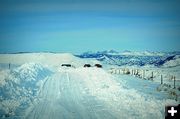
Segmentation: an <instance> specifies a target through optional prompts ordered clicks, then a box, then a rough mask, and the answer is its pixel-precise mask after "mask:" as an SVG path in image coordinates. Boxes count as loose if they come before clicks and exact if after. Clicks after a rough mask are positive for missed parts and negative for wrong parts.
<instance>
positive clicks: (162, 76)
mask: <svg viewBox="0 0 180 119" xmlns="http://www.w3.org/2000/svg"><path fill="white" fill-rule="evenodd" d="M161 84H163V76H162V75H161Z"/></svg>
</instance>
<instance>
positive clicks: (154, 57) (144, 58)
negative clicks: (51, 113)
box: [78, 50, 180, 67]
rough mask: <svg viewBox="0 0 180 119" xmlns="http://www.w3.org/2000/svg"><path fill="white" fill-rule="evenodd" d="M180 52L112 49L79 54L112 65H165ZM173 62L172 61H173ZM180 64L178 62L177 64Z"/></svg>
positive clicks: (81, 56)
mask: <svg viewBox="0 0 180 119" xmlns="http://www.w3.org/2000/svg"><path fill="white" fill-rule="evenodd" d="M179 55H180V52H150V51H144V52H132V51H127V50H126V51H124V52H117V51H114V50H111V51H102V52H94V53H93V52H86V53H83V54H82V55H78V57H80V58H93V59H97V60H99V61H101V62H103V63H105V64H111V65H118V66H123V65H128V66H132V65H136V66H145V65H152V66H158V67H159V66H163V65H164V64H165V63H166V62H169V61H171V60H176V59H178V58H179V57H178V56H179ZM171 64H172V63H171ZM177 65H178V64H177Z"/></svg>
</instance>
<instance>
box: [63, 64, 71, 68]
mask: <svg viewBox="0 0 180 119" xmlns="http://www.w3.org/2000/svg"><path fill="white" fill-rule="evenodd" d="M61 66H62V67H72V65H71V64H62V65H61Z"/></svg>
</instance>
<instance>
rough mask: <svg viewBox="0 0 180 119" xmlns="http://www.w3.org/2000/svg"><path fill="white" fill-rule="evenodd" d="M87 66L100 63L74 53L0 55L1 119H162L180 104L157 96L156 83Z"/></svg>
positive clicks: (168, 97) (163, 93)
mask: <svg viewBox="0 0 180 119" xmlns="http://www.w3.org/2000/svg"><path fill="white" fill-rule="evenodd" d="M9 63H10V64H11V65H10V69H9ZM62 63H70V64H72V65H73V66H75V68H63V67H61V64H62ZM85 63H90V64H95V63H100V62H99V61H97V60H92V59H81V58H77V57H75V56H73V55H71V54H53V53H26V54H1V55H0V118H10V119H11V118H13V119H49V118H53V119H56V118H57V119H102V118H104V119H124V118H127V119H144V118H147V119H152V118H153V119H163V118H164V116H165V114H164V110H165V105H170V104H171V105H172V104H178V103H179V102H180V101H179V98H178V100H177V101H175V100H174V99H173V98H171V97H170V95H169V94H168V93H166V92H162V91H158V90H157V88H158V86H159V83H158V82H152V81H148V80H139V79H138V78H136V77H132V76H130V75H117V74H110V73H108V70H107V67H109V66H108V65H107V66H104V67H106V68H105V69H104V68H96V67H91V68H84V67H83V65H84V64H85ZM177 70H178V71H179V69H177ZM178 78H179V76H177V79H178Z"/></svg>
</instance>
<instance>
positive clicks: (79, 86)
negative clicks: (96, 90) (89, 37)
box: [26, 71, 113, 119]
mask: <svg viewBox="0 0 180 119" xmlns="http://www.w3.org/2000/svg"><path fill="white" fill-rule="evenodd" d="M80 78H82V77H80ZM81 80H86V79H79V78H78V77H76V75H74V74H71V72H69V71H68V72H67V71H66V72H64V71H62V72H57V73H55V74H54V75H52V76H51V77H49V78H48V79H47V80H46V81H45V82H44V85H43V86H42V89H41V91H40V94H39V101H38V102H36V104H34V105H32V107H30V108H29V110H31V111H28V114H27V116H26V118H27V119H51V118H52V119H101V118H106V119H112V118H113V116H112V115H111V114H110V112H108V111H107V110H104V109H105V107H103V106H101V105H103V104H101V102H99V101H97V100H96V99H95V98H94V97H93V96H91V95H89V94H88V93H87V92H85V93H83V91H84V90H85V87H84V85H83V83H81Z"/></svg>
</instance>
